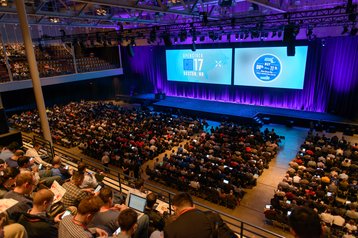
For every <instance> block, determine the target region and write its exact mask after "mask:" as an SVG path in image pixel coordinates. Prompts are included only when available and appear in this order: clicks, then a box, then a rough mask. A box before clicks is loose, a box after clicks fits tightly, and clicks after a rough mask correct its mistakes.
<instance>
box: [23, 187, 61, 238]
mask: <svg viewBox="0 0 358 238" xmlns="http://www.w3.org/2000/svg"><path fill="white" fill-rule="evenodd" d="M54 196H55V195H54V193H53V192H52V191H51V190H49V189H41V190H39V191H38V192H36V193H35V194H34V196H33V207H32V209H31V210H29V211H28V212H27V213H23V214H22V215H21V216H20V219H19V223H20V224H21V225H23V226H24V227H25V229H26V231H27V234H28V236H29V237H31V238H42V237H49V238H52V237H53V238H56V237H57V235H58V231H57V227H56V224H55V221H59V220H60V219H59V216H60V215H58V216H57V217H56V219H55V220H54V219H53V218H51V217H49V216H48V215H47V213H46V212H47V210H48V209H49V207H50V206H51V204H52V202H53V198H54Z"/></svg>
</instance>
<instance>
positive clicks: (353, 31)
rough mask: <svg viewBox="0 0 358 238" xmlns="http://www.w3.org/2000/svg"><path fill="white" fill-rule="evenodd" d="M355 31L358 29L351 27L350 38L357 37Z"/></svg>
mask: <svg viewBox="0 0 358 238" xmlns="http://www.w3.org/2000/svg"><path fill="white" fill-rule="evenodd" d="M357 31H358V28H356V27H355V26H352V30H351V32H350V35H351V36H355V35H357Z"/></svg>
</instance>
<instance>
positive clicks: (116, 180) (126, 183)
mask: <svg viewBox="0 0 358 238" xmlns="http://www.w3.org/2000/svg"><path fill="white" fill-rule="evenodd" d="M34 138H35V137H34ZM36 140H37V141H39V140H41V141H42V142H44V141H45V140H44V139H43V138H41V137H38V136H36ZM23 141H24V145H25V147H27V144H28V143H29V141H32V138H31V137H29V136H27V135H24V134H23ZM51 147H52V146H51ZM44 148H45V147H44ZM46 148H47V147H46ZM49 151H53V152H54V155H56V156H60V157H61V158H62V160H63V162H64V163H65V164H68V165H69V166H71V167H73V168H74V169H76V170H77V163H78V162H79V161H82V162H85V163H87V165H88V167H89V169H90V170H96V169H101V170H103V169H104V166H103V165H102V164H101V163H99V162H98V161H95V160H89V159H88V158H85V157H81V156H78V155H75V154H72V153H70V152H68V151H66V150H63V149H62V148H60V147H58V146H53V147H52V149H49ZM108 171H109V173H108V175H107V176H106V177H105V178H104V180H103V182H104V184H105V185H107V186H109V187H111V188H112V189H114V190H116V191H117V192H120V193H125V194H127V193H128V190H129V189H130V188H132V187H133V185H134V182H135V181H136V179H135V178H133V177H130V176H128V175H126V174H124V173H122V172H120V171H119V169H114V168H108ZM145 188H146V189H147V190H149V191H151V192H154V193H157V194H160V195H161V200H162V201H163V202H166V203H168V208H169V214H171V213H172V210H171V201H172V197H173V196H174V195H175V193H174V192H171V191H169V190H166V189H163V188H161V187H158V186H156V185H153V184H151V183H145ZM195 207H196V208H198V209H200V210H204V211H205V210H211V211H213V212H216V213H218V214H220V216H221V217H222V219H223V220H224V221H225V222H226V223H227V224H228V226H229V227H230V228H231V229H232V230H233V231H234V232H235V233H236V234H237V235H238V236H239V237H262V238H266V237H278V238H284V236H281V235H279V234H276V233H274V232H271V231H269V230H266V229H263V228H261V227H259V226H256V225H253V224H250V223H247V222H244V221H242V220H240V219H238V218H237V217H234V216H232V215H229V214H227V213H225V212H222V211H219V210H215V209H213V208H212V207H209V206H207V205H204V204H202V203H199V202H195Z"/></svg>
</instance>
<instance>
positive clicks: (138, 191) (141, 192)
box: [126, 179, 147, 206]
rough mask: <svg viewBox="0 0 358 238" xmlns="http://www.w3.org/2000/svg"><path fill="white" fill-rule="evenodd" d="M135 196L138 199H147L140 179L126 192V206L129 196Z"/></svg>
mask: <svg viewBox="0 0 358 238" xmlns="http://www.w3.org/2000/svg"><path fill="white" fill-rule="evenodd" d="M131 193H133V194H135V195H138V196H140V197H143V198H145V197H147V194H146V193H145V191H144V181H143V180H142V179H139V180H137V181H136V182H135V184H134V188H131V189H129V190H128V194H127V198H126V205H127V206H128V202H129V197H130V196H129V194H131Z"/></svg>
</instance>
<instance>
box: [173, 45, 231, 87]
mask: <svg viewBox="0 0 358 238" xmlns="http://www.w3.org/2000/svg"><path fill="white" fill-rule="evenodd" d="M166 63H167V78H168V81H179V82H187V83H209V84H222V85H231V71H232V49H197V50H196V51H192V50H183V49H181V50H166Z"/></svg>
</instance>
